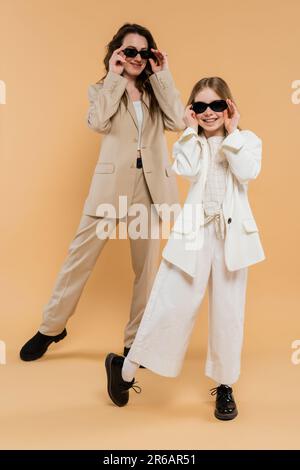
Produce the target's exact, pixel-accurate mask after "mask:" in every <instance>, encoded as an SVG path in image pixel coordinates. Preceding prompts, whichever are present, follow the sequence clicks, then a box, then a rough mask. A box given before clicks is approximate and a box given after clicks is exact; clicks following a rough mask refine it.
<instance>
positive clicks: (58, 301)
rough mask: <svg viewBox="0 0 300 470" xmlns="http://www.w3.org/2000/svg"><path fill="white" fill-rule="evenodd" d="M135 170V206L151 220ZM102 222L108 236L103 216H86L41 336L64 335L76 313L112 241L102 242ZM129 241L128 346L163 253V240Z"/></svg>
mask: <svg viewBox="0 0 300 470" xmlns="http://www.w3.org/2000/svg"><path fill="white" fill-rule="evenodd" d="M133 171H136V176H135V188H134V195H133V199H132V204H137V203H142V204H144V205H145V206H146V208H147V211H148V217H149V220H150V214H151V204H152V203H153V201H152V198H151V195H150V192H149V189H148V186H147V183H146V179H145V176H144V172H143V169H141V168H135V169H133ZM153 215H154V218H152V221H154V223H156V224H158V225H159V228H160V227H161V220H160V218H159V216H158V215H157V213H156V211H155V210H152V217H153ZM132 219H134V216H128V218H127V221H128V224H129V223H130V221H131V220H132ZM107 220H108V219H107ZM99 221H101V227H102V226H103V230H105V233H106V232H107V225H106V224H105V223H103V222H105V219H104V218H103V217H101V218H100V217H96V216H95V217H94V216H88V215H85V214H83V215H82V217H81V220H80V223H79V226H78V229H77V231H76V234H75V237H74V238H73V240H72V242H71V244H70V246H69V249H68V254H67V257H66V259H65V261H64V263H63V265H62V267H61V270H60V272H59V274H58V276H57V279H56V282H55V285H54V289H53V292H52V295H51V297H50V300H49V302H48V303H47V304H46V305H45V306H44V309H43V320H42V323H41V325H40V327H39V331H40V332H41V333H43V334H46V335H49V336H55V335H57V334H59V333H61V331H62V330H63V329H64V328H65V326H66V323H67V321H68V319H69V318H70V316H71V315H72V314H73V313H74V311H75V308H76V306H77V303H78V301H79V299H80V295H81V293H82V290H83V288H84V286H85V284H86V282H87V280H88V278H89V275H90V273H91V272H92V269H93V267H94V265H95V263H96V261H97V258H98V256H99V254H100V253H101V251H102V249H103V248H104V246H105V244H106V242H107V241H108V240H109V238H104V239H101V236H100V237H99V225H100V224H98V223H99ZM118 223H119V219H116V224H118ZM97 224H98V226H97ZM149 225H150V223H149ZM105 226H106V229H105ZM101 227H100V230H101ZM96 229H97V232H96ZM100 235H101V233H100ZM129 239H130V249H131V259H132V268H133V270H134V274H135V279H134V285H133V293H132V302H131V309H130V316H129V321H128V323H127V325H126V327H125V334H124V344H125V346H126V347H130V346H131V344H132V342H133V340H134V337H135V334H136V331H137V329H138V326H139V324H140V321H141V319H142V316H143V313H144V309H145V306H146V304H147V300H148V297H149V294H150V292H151V288H152V284H153V281H154V278H155V274H156V272H157V268H158V260H159V252H160V239H159V238H157V239H151V237H149V238H145V239H142V238H137V239H133V238H130V237H129Z"/></svg>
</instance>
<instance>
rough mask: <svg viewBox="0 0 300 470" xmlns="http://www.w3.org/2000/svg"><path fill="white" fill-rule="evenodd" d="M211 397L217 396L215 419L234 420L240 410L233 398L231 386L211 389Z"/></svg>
mask: <svg viewBox="0 0 300 470" xmlns="http://www.w3.org/2000/svg"><path fill="white" fill-rule="evenodd" d="M211 395H217V396H216V408H215V417H216V418H218V419H221V420H223V421H227V420H229V419H234V418H235V417H236V416H237V414H238V410H237V407H236V403H235V401H234V398H233V394H232V388H231V387H229V385H223V384H221V385H219V387H215V388H212V389H211Z"/></svg>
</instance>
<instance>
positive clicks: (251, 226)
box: [243, 219, 258, 233]
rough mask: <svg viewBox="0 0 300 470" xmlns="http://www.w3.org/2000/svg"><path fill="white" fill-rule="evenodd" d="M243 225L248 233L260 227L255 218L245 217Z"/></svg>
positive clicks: (256, 230)
mask: <svg viewBox="0 0 300 470" xmlns="http://www.w3.org/2000/svg"><path fill="white" fill-rule="evenodd" d="M243 226H244V229H245V230H246V232H247V233H252V232H258V228H257V225H256V222H255V220H254V219H244V220H243Z"/></svg>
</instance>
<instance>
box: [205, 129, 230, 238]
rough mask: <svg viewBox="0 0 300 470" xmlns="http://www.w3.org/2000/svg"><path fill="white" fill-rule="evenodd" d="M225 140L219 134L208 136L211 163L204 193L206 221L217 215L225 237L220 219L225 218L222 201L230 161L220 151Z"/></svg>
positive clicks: (222, 222) (216, 223) (220, 231)
mask: <svg viewBox="0 0 300 470" xmlns="http://www.w3.org/2000/svg"><path fill="white" fill-rule="evenodd" d="M223 140H224V137H223V136H219V135H216V136H211V137H208V138H207V143H208V147H209V164H208V172H207V179H206V185H205V189H204V194H203V208H204V214H205V221H204V223H207V222H210V221H211V220H212V219H214V218H215V216H216V217H217V220H215V226H216V232H217V235H220V237H221V238H224V220H220V217H221V218H222V219H223V217H222V202H223V199H224V196H225V192H226V173H227V167H228V161H227V160H226V158H225V156H224V155H223V154H222V153H221V152H219V149H220V146H221V144H222V142H223Z"/></svg>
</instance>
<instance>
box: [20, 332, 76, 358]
mask: <svg viewBox="0 0 300 470" xmlns="http://www.w3.org/2000/svg"><path fill="white" fill-rule="evenodd" d="M66 336H67V330H66V329H64V330H63V331H62V332H61V333H60V334H59V335H56V336H48V335H43V333H40V332H39V331H38V332H37V334H36V335H34V336H33V337H32V338H31V339H30V340H29V341H27V343H25V344H24V346H23V347H22V349H21V351H20V358H21V359H22V361H35V360H36V359H39V358H40V357H42V356H43V355H44V354H45V352H46V351H47V349H48V347H49V346H50V344H51V343H58V342H59V341H61V340H62V339H64V338H65V337H66Z"/></svg>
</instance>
